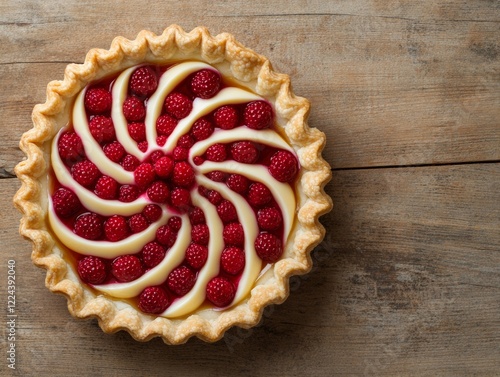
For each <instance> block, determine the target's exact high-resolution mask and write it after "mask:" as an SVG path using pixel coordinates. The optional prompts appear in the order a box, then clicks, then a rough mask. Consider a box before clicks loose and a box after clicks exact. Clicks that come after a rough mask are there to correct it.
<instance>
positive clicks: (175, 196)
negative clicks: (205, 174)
mask: <svg viewBox="0 0 500 377" xmlns="http://www.w3.org/2000/svg"><path fill="white" fill-rule="evenodd" d="M170 202H171V203H172V205H173V206H174V207H177V208H179V209H181V210H187V208H188V207H189V206H190V205H191V196H190V195H189V191H188V190H186V189H183V188H178V187H177V188H175V189H173V190H172V192H171V193H170Z"/></svg>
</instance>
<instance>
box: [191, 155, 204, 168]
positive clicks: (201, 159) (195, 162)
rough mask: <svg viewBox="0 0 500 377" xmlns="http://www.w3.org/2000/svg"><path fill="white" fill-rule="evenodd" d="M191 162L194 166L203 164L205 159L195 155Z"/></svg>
mask: <svg viewBox="0 0 500 377" xmlns="http://www.w3.org/2000/svg"><path fill="white" fill-rule="evenodd" d="M193 162H194V164H195V165H196V166H200V165H201V164H203V163H204V162H205V160H204V159H203V158H202V157H200V156H195V157H194V158H193Z"/></svg>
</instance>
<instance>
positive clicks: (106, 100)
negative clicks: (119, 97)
mask: <svg viewBox="0 0 500 377" xmlns="http://www.w3.org/2000/svg"><path fill="white" fill-rule="evenodd" d="M111 102H112V99H111V93H110V92H109V91H107V90H106V89H104V88H91V89H89V90H87V92H86V93H85V99H84V103H85V108H86V109H87V110H89V111H90V112H93V113H97V114H100V113H104V112H106V111H109V110H110V109H111Z"/></svg>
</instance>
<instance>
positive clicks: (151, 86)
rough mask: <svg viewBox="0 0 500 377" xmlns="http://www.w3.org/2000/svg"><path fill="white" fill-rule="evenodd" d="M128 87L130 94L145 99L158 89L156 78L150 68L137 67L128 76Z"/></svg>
mask: <svg viewBox="0 0 500 377" xmlns="http://www.w3.org/2000/svg"><path fill="white" fill-rule="evenodd" d="M129 85H130V91H131V92H132V93H134V94H135V95H138V96H143V97H147V96H150V95H151V94H153V93H154V92H155V90H156V88H157V87H158V78H157V77H156V74H155V72H154V71H153V69H152V68H151V67H139V68H137V69H136V70H135V71H134V73H132V76H130V82H129Z"/></svg>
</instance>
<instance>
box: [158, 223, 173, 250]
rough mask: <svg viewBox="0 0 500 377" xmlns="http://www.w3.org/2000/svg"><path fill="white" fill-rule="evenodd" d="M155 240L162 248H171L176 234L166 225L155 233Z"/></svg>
mask: <svg viewBox="0 0 500 377" xmlns="http://www.w3.org/2000/svg"><path fill="white" fill-rule="evenodd" d="M156 239H157V241H158V242H159V243H161V244H162V245H163V246H166V247H171V246H172V245H173V244H174V243H175V240H176V239H177V233H176V232H174V231H173V230H172V229H170V228H169V227H168V226H167V225H162V226H160V227H159V228H158V230H157V231H156Z"/></svg>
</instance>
